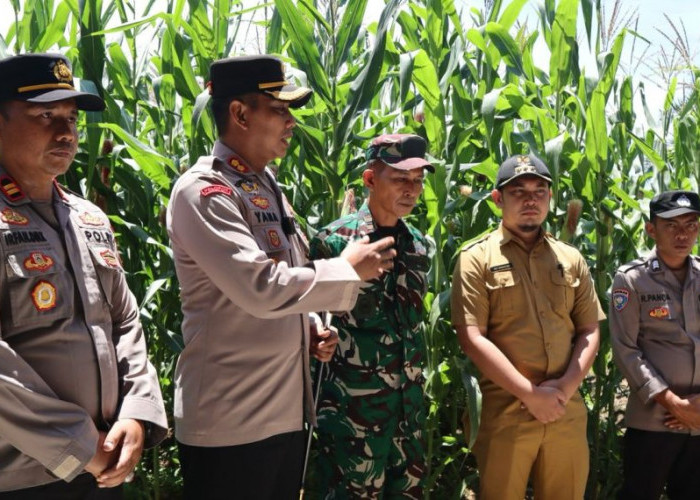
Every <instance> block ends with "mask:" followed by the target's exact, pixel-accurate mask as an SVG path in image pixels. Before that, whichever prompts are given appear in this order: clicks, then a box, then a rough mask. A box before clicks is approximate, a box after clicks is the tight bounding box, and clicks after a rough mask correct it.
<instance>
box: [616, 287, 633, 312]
mask: <svg viewBox="0 0 700 500" xmlns="http://www.w3.org/2000/svg"><path fill="white" fill-rule="evenodd" d="M629 300H630V292H629V290H625V289H624V288H618V289H617V290H613V294H612V301H613V306H615V310H616V311H618V312H620V311H622V310H623V309H624V308H625V307H627V303H628V302H629Z"/></svg>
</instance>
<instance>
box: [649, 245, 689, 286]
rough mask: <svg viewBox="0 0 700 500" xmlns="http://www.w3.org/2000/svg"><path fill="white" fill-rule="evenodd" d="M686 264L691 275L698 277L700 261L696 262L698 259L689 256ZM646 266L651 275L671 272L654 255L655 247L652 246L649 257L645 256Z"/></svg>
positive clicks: (655, 254) (656, 255)
mask: <svg viewBox="0 0 700 500" xmlns="http://www.w3.org/2000/svg"><path fill="white" fill-rule="evenodd" d="M688 262H689V264H690V269H692V271H693V273H695V274H697V275H700V261H698V257H697V256H695V255H689V256H688ZM646 265H647V267H648V268H649V270H650V271H651V272H652V273H665V272H666V271H668V272H669V273H670V272H671V270H670V269H669V268H668V267H667V266H666V264H664V261H663V260H661V259H660V258H659V256H658V254H657V253H656V246H654V248H652V249H651V252H649V255H647V258H646ZM686 279H687V278H686Z"/></svg>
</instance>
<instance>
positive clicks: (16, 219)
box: [0, 207, 29, 226]
mask: <svg viewBox="0 0 700 500" xmlns="http://www.w3.org/2000/svg"><path fill="white" fill-rule="evenodd" d="M0 219H2V221H3V222H6V223H8V224H12V225H13V226H26V225H27V224H29V219H27V218H26V217H25V216H24V215H22V214H20V213H17V212H15V211H14V210H12V209H11V208H9V207H7V208H5V209H3V211H2V212H0Z"/></svg>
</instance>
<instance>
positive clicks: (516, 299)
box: [451, 225, 605, 420]
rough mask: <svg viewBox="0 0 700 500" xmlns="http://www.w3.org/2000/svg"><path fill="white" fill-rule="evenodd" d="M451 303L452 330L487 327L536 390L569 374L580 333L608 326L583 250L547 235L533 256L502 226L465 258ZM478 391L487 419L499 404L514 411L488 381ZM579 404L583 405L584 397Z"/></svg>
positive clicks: (504, 395)
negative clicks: (594, 326) (587, 327)
mask: <svg viewBox="0 0 700 500" xmlns="http://www.w3.org/2000/svg"><path fill="white" fill-rule="evenodd" d="M451 301H452V324H453V325H455V326H458V325H472V326H482V327H483V326H485V327H486V332H487V333H486V336H487V338H488V339H489V340H490V341H491V342H493V343H494V344H495V345H496V347H498V348H499V349H500V350H501V351H502V352H503V353H504V354H505V355H506V357H507V358H508V360H510V362H511V363H512V364H513V365H514V366H515V368H516V369H517V370H518V371H519V372H520V373H521V374H523V375H524V376H525V377H527V379H528V380H530V381H531V382H533V383H534V384H539V383H540V382H543V381H544V380H547V379H552V378H557V377H560V376H561V375H563V374H564V372H565V371H566V368H567V367H568V364H569V361H570V359H571V350H572V345H573V341H574V337H575V333H576V328H577V327H579V326H583V325H588V324H593V323H597V322H598V321H599V320H601V319H605V314H604V313H603V311H602V309H601V307H600V303H599V301H598V297H597V296H596V293H595V290H594V288H593V282H592V280H591V277H590V273H589V270H588V266H587V265H586V261H585V260H584V259H583V257H582V256H581V254H580V253H579V252H578V250H576V249H575V248H574V247H572V246H570V245H567V244H565V243H562V242H560V241H557V240H556V239H555V238H554V237H552V236H551V235H550V234H544V235H542V236H541V237H540V239H539V240H538V242H537V243H536V244H535V246H534V248H533V249H532V250H531V251H530V252H529V253H528V252H527V250H526V249H525V247H524V245H523V244H522V243H521V242H520V240H519V239H518V238H517V237H516V236H515V235H513V234H512V233H511V232H510V231H508V230H507V229H506V228H504V227H503V226H502V225H501V227H499V229H497V230H496V231H494V232H492V233H490V234H489V235H488V236H486V237H485V238H483V239H482V240H480V241H478V242H476V243H474V244H473V245H471V246H469V247H467V248H466V249H465V250H464V251H462V253H461V254H460V256H459V260H458V262H457V265H456V267H455V271H454V276H453V281H452V298H451ZM480 386H481V391H482V393H483V395H484V414H487V413H488V410H489V408H490V406H491V405H492V404H495V401H496V400H498V401H499V403H498V405H499V407H500V408H504V407H505V406H509V405H511V406H512V405H513V404H514V403H515V397H514V396H512V395H510V394H509V393H507V391H505V390H504V389H502V388H500V387H499V386H497V385H496V384H494V383H493V382H492V381H491V380H489V379H487V378H485V377H482V378H481V380H480ZM490 399H493V401H490ZM573 401H579V402H580V397H579V396H578V394H576V395H574V398H573ZM518 406H519V405H518ZM493 411H494V414H495V415H498V414H499V413H500V412H499V410H498V409H496V408H493ZM521 413H522V412H521ZM524 413H527V412H524ZM584 414H585V412H584ZM482 420H483V418H482Z"/></svg>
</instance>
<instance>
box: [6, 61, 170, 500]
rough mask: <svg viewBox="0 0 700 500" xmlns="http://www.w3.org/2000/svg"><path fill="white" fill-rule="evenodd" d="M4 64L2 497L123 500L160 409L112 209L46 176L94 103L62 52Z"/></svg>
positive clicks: (154, 438) (74, 140)
mask: <svg viewBox="0 0 700 500" xmlns="http://www.w3.org/2000/svg"><path fill="white" fill-rule="evenodd" d="M0 74H2V75H3V77H2V80H1V81H0V235H1V236H0V260H1V261H2V265H0V306H1V307H0V311H1V312H0V498H18V499H25V498H26V499H40V498H41V499H45V498H71V499H73V498H76V499H77V498H91V499H92V498H94V499H98V498H120V497H121V488H120V487H118V486H119V485H120V484H121V483H122V482H124V480H125V479H127V477H128V476H129V475H130V474H132V472H133V470H134V467H135V466H136V464H137V462H138V461H139V458H140V456H141V452H142V450H143V447H144V444H145V445H147V446H152V445H155V444H156V443H158V442H159V441H160V440H161V439H162V438H163V437H164V436H165V433H166V428H167V422H166V418H165V410H164V408H163V401H162V398H161V393H160V389H159V386H158V379H157V377H156V373H155V370H154V369H153V367H152V366H151V365H150V363H149V362H148V358H147V356H146V343H145V340H144V336H143V331H142V329H141V325H140V323H139V312H138V307H137V304H136V301H135V299H134V296H133V295H132V294H131V292H130V291H129V289H128V287H127V284H126V279H125V277H124V271H123V269H122V267H121V264H120V261H119V255H118V252H117V248H116V244H115V240H114V234H113V232H112V229H111V227H110V223H109V220H108V219H107V216H106V215H105V214H104V213H103V212H102V211H101V210H100V209H99V208H97V207H96V206H95V205H93V204H92V203H90V202H88V201H86V200H84V199H82V198H80V197H78V196H76V195H75V194H73V193H70V192H68V191H66V190H65V189H64V188H62V187H61V186H60V185H59V184H58V183H57V182H56V177H57V176H59V175H61V174H64V173H65V172H66V171H67V170H68V168H69V167H70V164H71V162H72V161H73V157H74V156H75V153H76V150H77V147H78V133H77V130H76V121H77V118H78V110H89V111H99V110H102V109H103V108H104V102H103V101H102V99H100V98H99V97H98V96H96V95H92V94H87V93H83V92H78V91H77V90H76V89H75V88H74V86H73V76H72V72H71V66H70V63H69V61H68V60H67V59H66V58H65V57H63V56H62V55H58V54H31V55H21V56H15V57H10V58H7V59H4V60H2V61H0Z"/></svg>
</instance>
